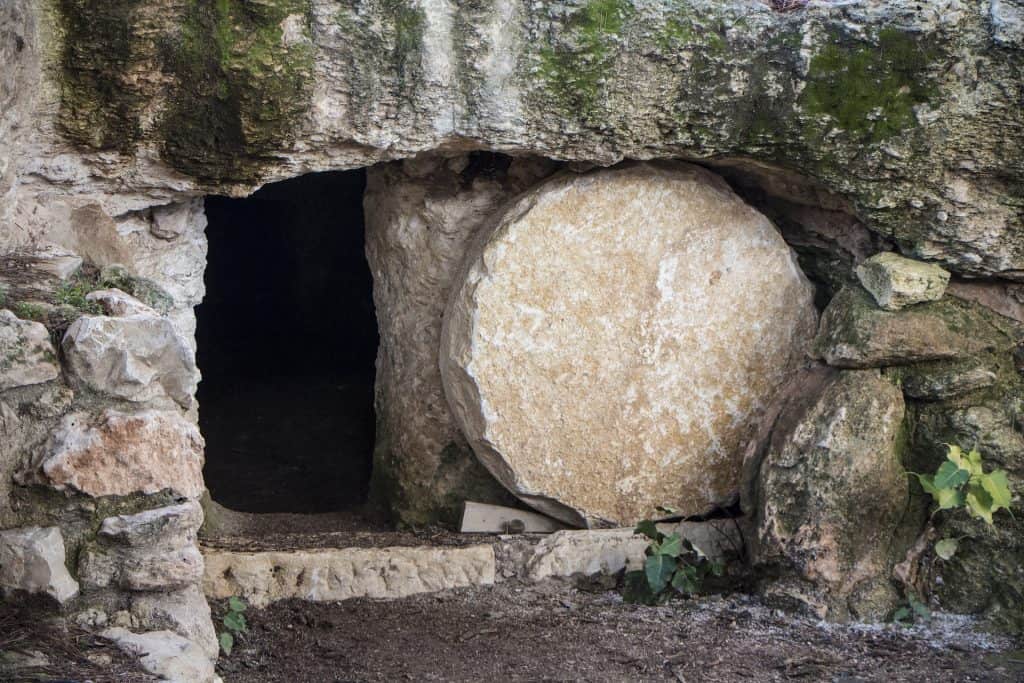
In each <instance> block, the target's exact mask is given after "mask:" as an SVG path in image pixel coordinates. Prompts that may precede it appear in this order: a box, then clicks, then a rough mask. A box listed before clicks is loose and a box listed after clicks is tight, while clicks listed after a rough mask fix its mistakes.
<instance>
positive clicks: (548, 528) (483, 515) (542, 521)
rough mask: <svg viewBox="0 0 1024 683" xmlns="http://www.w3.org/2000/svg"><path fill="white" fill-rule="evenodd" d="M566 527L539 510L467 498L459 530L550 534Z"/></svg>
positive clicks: (466, 531)
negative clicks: (509, 506)
mask: <svg viewBox="0 0 1024 683" xmlns="http://www.w3.org/2000/svg"><path fill="white" fill-rule="evenodd" d="M567 528H568V527H567V526H566V525H565V524H562V523H561V522H559V521H557V520H554V519H551V518H550V517H548V516H547V515H542V514H540V513H539V512H531V511H529V510H518V509H516V508H507V507H504V506H501V505H488V504H487V503H474V502H473V501H471V500H467V501H466V504H465V507H464V508H463V510H462V526H461V527H460V531H462V532H463V533H471V534H473V533H475V534H550V533H551V532H553V531H558V530H560V529H567Z"/></svg>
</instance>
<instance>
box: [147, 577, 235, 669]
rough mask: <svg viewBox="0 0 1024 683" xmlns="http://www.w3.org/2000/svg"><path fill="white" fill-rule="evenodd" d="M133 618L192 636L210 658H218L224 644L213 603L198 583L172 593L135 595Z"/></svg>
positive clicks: (153, 627) (153, 628)
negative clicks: (214, 618)
mask: <svg viewBox="0 0 1024 683" xmlns="http://www.w3.org/2000/svg"><path fill="white" fill-rule="evenodd" d="M131 600H132V605H131V615H132V621H133V623H135V624H138V625H139V626H140V627H141V628H143V629H145V630H149V631H163V630H167V631H174V632H175V633H177V634H178V635H179V636H183V637H185V638H188V639H189V640H191V641H192V642H193V643H195V644H196V645H198V646H199V647H200V649H202V651H203V653H204V654H205V655H206V656H207V657H209V658H210V659H216V657H217V653H218V651H219V649H220V646H219V645H218V644H217V631H216V629H215V628H214V626H213V621H212V619H211V618H210V606H209V605H208V604H207V603H206V597H205V596H204V595H203V591H202V590H201V589H200V587H199V586H198V585H195V586H189V587H188V588H184V589H182V590H179V591H171V592H168V593H164V592H155V593H136V594H134V595H132V599H131Z"/></svg>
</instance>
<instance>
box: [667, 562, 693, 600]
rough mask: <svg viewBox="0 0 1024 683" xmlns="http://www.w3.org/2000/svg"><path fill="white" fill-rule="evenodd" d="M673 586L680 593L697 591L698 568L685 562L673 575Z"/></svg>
mask: <svg viewBox="0 0 1024 683" xmlns="http://www.w3.org/2000/svg"><path fill="white" fill-rule="evenodd" d="M672 587H673V588H675V589H676V590H677V591H679V592H680V593H696V592H697V570H696V569H695V568H694V567H692V566H691V565H688V564H684V565H682V566H681V567H679V571H677V572H676V574H675V576H673V577H672Z"/></svg>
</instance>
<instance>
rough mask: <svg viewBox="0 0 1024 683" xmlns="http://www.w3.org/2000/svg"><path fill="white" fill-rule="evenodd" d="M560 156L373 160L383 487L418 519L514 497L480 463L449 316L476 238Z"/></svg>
mask: <svg viewBox="0 0 1024 683" xmlns="http://www.w3.org/2000/svg"><path fill="white" fill-rule="evenodd" d="M552 168H553V164H552V163H551V162H546V161H542V160H531V159H515V160H512V161H511V164H509V163H508V160H507V159H502V158H500V157H494V156H493V155H486V154H479V155H471V156H468V155H458V156H454V157H451V158H447V159H446V158H444V157H428V158H425V159H410V160H408V161H406V162H404V163H400V164H398V163H395V164H382V165H379V166H375V167H373V168H371V169H369V170H368V171H367V188H366V194H365V198H364V213H365V215H366V257H367V260H368V261H369V264H370V269H371V271H372V273H373V290H374V291H373V298H374V303H375V304H376V309H377V321H378V325H379V329H380V347H379V351H378V354H377V375H376V382H377V389H376V402H375V408H376V413H377V433H376V440H377V448H376V451H375V453H374V463H373V487H374V489H375V492H376V494H377V496H378V497H380V498H384V499H385V500H386V502H387V503H388V504H389V505H390V507H391V512H392V514H393V515H394V516H395V517H396V518H398V519H401V520H402V521H404V522H406V523H408V524H425V523H428V522H432V521H436V520H437V519H438V518H441V519H444V520H447V521H449V522H451V523H457V522H458V519H459V515H460V514H461V506H462V501H463V500H467V499H468V500H475V501H480V502H494V503H504V504H511V503H512V502H513V500H514V499H512V497H511V495H510V494H509V493H508V492H507V491H505V489H504V488H503V487H502V486H501V485H500V484H498V483H497V482H496V481H495V480H494V478H493V477H492V476H491V475H490V473H488V472H487V471H486V470H485V469H484V467H483V465H481V464H480V462H479V460H477V458H476V456H475V455H474V454H473V451H472V450H471V449H470V448H469V445H468V444H467V443H466V439H465V437H464V436H463V435H462V432H461V431H460V430H459V427H458V425H457V424H456V423H455V418H454V417H452V414H451V411H450V410H449V409H448V403H447V401H445V398H444V389H443V387H442V386H441V371H440V369H439V368H438V362H437V357H438V350H439V349H440V346H441V317H442V314H443V313H444V306H445V302H446V301H447V300H448V292H449V291H450V289H451V286H452V281H453V278H454V276H455V273H456V271H458V269H459V266H460V265H461V261H462V256H463V254H465V251H466V247H467V245H468V244H469V242H470V240H471V239H472V237H473V235H475V234H476V232H477V230H478V229H479V228H480V226H481V225H482V224H483V223H484V222H486V221H487V219H488V218H489V217H490V216H491V215H492V214H493V213H494V212H495V211H497V210H498V209H499V208H500V207H501V206H502V204H504V203H505V202H507V201H508V200H510V199H511V198H512V197H514V196H515V195H517V194H519V193H520V192H522V191H523V190H525V189H526V188H528V187H529V186H530V185H531V184H532V183H533V182H535V181H536V180H538V179H540V178H542V177H544V176H545V175H547V174H550V173H551V171H552Z"/></svg>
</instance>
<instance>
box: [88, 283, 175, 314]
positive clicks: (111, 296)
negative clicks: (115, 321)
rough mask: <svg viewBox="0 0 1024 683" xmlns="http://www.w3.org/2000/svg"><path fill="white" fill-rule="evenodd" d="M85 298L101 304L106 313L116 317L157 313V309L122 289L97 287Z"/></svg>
mask: <svg viewBox="0 0 1024 683" xmlns="http://www.w3.org/2000/svg"><path fill="white" fill-rule="evenodd" d="M85 299H86V301H93V302H95V303H97V304H99V305H100V307H101V308H102V309H103V312H104V313H106V314H107V315H109V316H113V317H115V318H117V317H123V316H129V315H138V314H147V315H154V316H155V315H157V312H156V311H155V310H153V309H152V308H150V307H149V306H147V305H146V304H144V303H142V302H141V301H139V300H138V299H136V298H135V297H133V296H132V295H130V294H126V293H125V292H122V291H121V290H120V289H97V290H94V291H92V292H89V293H88V294H86V295H85Z"/></svg>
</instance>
